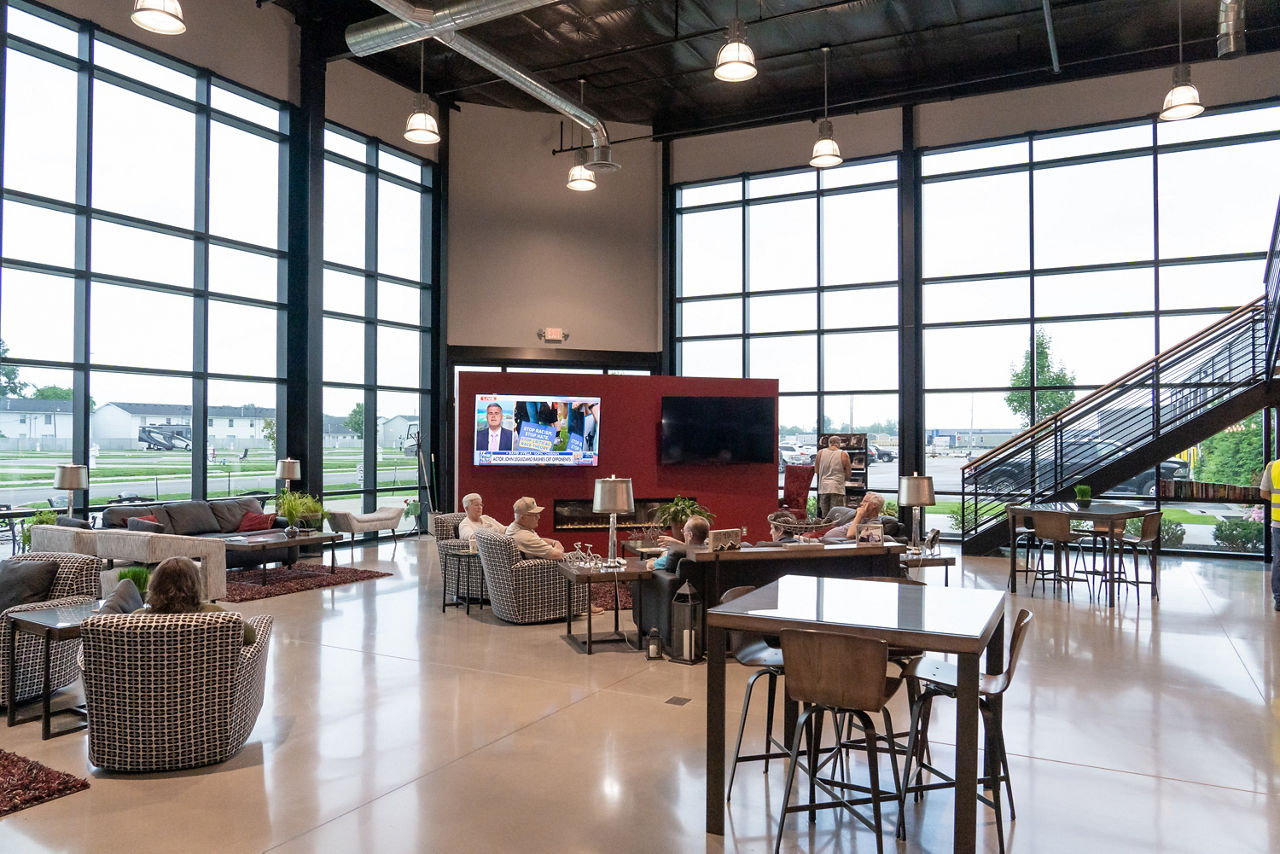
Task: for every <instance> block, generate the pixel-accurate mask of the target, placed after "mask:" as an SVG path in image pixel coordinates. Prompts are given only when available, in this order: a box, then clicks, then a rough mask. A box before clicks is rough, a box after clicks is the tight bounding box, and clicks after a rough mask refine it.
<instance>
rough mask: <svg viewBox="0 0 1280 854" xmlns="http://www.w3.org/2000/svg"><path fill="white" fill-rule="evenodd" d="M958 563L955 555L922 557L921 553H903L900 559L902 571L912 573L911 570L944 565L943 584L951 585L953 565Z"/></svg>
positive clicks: (899, 563)
mask: <svg viewBox="0 0 1280 854" xmlns="http://www.w3.org/2000/svg"><path fill="white" fill-rule="evenodd" d="M955 565H956V559H955V558H953V557H922V556H920V555H903V556H902V559H901V560H900V561H898V566H900V567H902V571H903V572H906V573H908V574H910V570H913V569H923V568H924V567H926V566H940V567H942V586H943V587H949V586H951V567H953V566H955Z"/></svg>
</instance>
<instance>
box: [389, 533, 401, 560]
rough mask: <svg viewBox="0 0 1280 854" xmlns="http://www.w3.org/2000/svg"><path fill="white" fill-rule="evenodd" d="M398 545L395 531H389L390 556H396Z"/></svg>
mask: <svg viewBox="0 0 1280 854" xmlns="http://www.w3.org/2000/svg"><path fill="white" fill-rule="evenodd" d="M399 545H400V541H399V540H397V539H396V529H395V528H392V529H391V556H392V557H395V556H396V547H397V546H399Z"/></svg>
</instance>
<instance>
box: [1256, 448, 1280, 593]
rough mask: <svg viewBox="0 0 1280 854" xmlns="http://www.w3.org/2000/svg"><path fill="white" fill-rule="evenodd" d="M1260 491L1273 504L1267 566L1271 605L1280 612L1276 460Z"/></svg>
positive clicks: (1265, 471)
mask: <svg viewBox="0 0 1280 854" xmlns="http://www.w3.org/2000/svg"><path fill="white" fill-rule="evenodd" d="M1258 490H1259V491H1260V492H1261V493H1262V497H1263V498H1265V499H1267V500H1268V501H1269V502H1270V503H1271V554H1269V555H1267V564H1268V565H1269V566H1270V567H1271V603H1272V606H1273V607H1274V608H1275V609H1276V610H1277V611H1280V568H1277V567H1276V551H1277V550H1280V542H1278V541H1280V498H1277V497H1276V496H1274V495H1272V493H1280V466H1277V465H1276V461H1275V460H1272V461H1271V462H1269V463H1267V467H1266V468H1265V469H1263V470H1262V480H1261V481H1259V482H1258Z"/></svg>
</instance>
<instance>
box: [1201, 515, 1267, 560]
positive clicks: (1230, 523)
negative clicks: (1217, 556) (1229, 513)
mask: <svg viewBox="0 0 1280 854" xmlns="http://www.w3.org/2000/svg"><path fill="white" fill-rule="evenodd" d="M1265 533H1266V525H1265V523H1263V522H1251V521H1249V520H1247V519H1223V520H1222V521H1221V522H1219V523H1218V524H1216V525H1214V526H1213V541H1214V542H1215V543H1217V544H1218V545H1220V546H1222V547H1223V548H1226V549H1230V550H1231V551H1241V552H1260V551H1262V544H1263V537H1264V536H1265Z"/></svg>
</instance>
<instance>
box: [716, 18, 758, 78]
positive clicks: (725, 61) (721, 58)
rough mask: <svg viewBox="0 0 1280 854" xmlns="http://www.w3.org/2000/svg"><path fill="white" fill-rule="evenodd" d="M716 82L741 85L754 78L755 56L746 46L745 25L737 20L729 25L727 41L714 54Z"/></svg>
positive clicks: (748, 46)
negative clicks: (721, 81)
mask: <svg viewBox="0 0 1280 854" xmlns="http://www.w3.org/2000/svg"><path fill="white" fill-rule="evenodd" d="M715 76H716V79H717V80H723V81H725V82H726V83H741V82H743V81H745V80H750V79H751V78H752V77H755V76H756V55H755V52H754V51H752V50H751V47H750V45H748V44H747V28H746V25H744V24H743V23H742V21H741V20H740V19H738V18H734V19H733V21H732V22H731V23H730V24H729V31H728V41H726V42H725V43H724V47H722V48H720V52H719V53H717V54H716V70H715Z"/></svg>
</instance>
